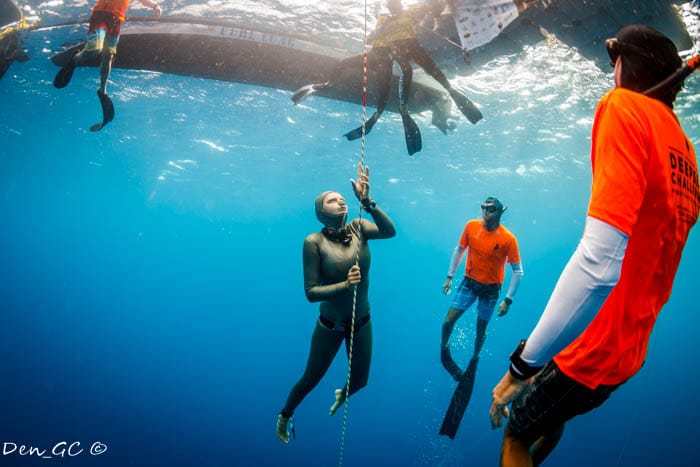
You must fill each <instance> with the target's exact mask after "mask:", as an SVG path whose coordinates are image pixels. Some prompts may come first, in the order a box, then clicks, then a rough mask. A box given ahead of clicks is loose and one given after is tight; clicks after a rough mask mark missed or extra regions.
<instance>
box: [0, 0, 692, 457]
mask: <svg viewBox="0 0 700 467" xmlns="http://www.w3.org/2000/svg"><path fill="white" fill-rule="evenodd" d="M48 3H50V4H51V5H49V4H41V5H39V4H36V5H34V6H35V8H37V9H39V10H42V8H43V10H42V11H47V10H49V9H50V8H53V9H54V10H55V11H56V12H57V14H58V13H60V14H61V15H64V16H70V15H71V14H73V13H76V12H81V11H82V10H80V8H81V4H80V3H76V4H74V5H69V4H66V5H61V4H60V2H58V3H54V2H48ZM209 3H210V4H211V5H210V8H211V9H213V11H215V12H216V11H218V10H216V7H217V6H221V5H222V4H221V3H217V2H209ZM244 3H246V2H244ZM248 3H250V4H251V5H248V6H251V8H252V4H254V3H255V2H247V3H246V5H247V4H248ZM296 3H299V2H296ZM346 3H348V2H345V3H343V2H341V4H342V6H343V7H344V8H346V9H347V11H352V12H353V14H352V15H348V17H349V18H350V20H348V21H349V24H350V26H348V28H347V29H346V30H345V32H344V34H346V35H347V37H348V40H351V39H352V40H355V41H356V40H357V38H358V37H360V36H358V35H357V30H356V27H357V11H356V10H354V9H352V8H356V7H352V8H350V6H348V5H346ZM42 5H43V7H42ZM166 5H167V4H166ZM244 6H245V5H244ZM267 6H268V7H271V8H270V9H269V10H270V11H268V10H267V9H265V11H266V12H267V13H266V14H267V15H268V16H270V17H274V16H275V12H277V13H280V12H287V13H288V11H287V10H285V8H291V7H290V6H287V7H284V6H283V5H281V4H276V3H275V2H271V3H270V4H268V5H267ZM291 6H296V5H295V2H292V5H291ZM197 7H201V5H200V6H198V5H182V4H173V5H172V8H180V9H181V10H182V11H184V12H189V13H192V11H191V10H193V9H197ZM82 8H86V6H85V5H84V4H82ZM202 8H203V7H202ZM242 8H243V6H241V9H242ZM257 8H258V9H259V10H260V11H261V14H262V11H263V9H262V7H261V6H260V5H258V6H257ZM314 11H316V13H315V14H316V15H317V17H316V16H312V19H313V20H316V22H319V21H320V20H319V18H321V17H322V16H323V11H324V10H318V9H317V10H314ZM319 11H320V12H319ZM76 14H77V13H76ZM290 14H291V13H290ZM295 14H298V12H296V13H295ZM353 21H354V22H353ZM319 24H320V23H319ZM343 24H344V23H342V21H341V22H338V29H343V27H342V26H343ZM346 26H347V24H346ZM308 27H311V26H308ZM336 35H337V36H342V34H341V33H338V32H336ZM68 39H70V38H69V37H67V33H66V32H62V31H48V32H44V33H36V34H35V35H34V36H31V37H29V38H28V43H27V45H28V48H29V51H30V54H31V55H32V56H33V57H34V58H33V60H31V61H30V62H28V63H26V64H16V65H13V68H12V69H11V71H10V72H9V73H8V75H7V76H6V77H5V78H4V79H3V81H1V82H0V102H1V103H2V116H0V135H1V141H2V144H1V149H0V155H1V159H0V163H1V164H2V168H1V169H0V213H2V219H3V220H4V222H3V228H2V229H0V274H1V277H2V281H0V300H1V303H3V306H2V311H3V312H2V326H1V327H0V355H2V361H3V364H2V365H0V401H2V404H0V407H2V410H1V411H0V435H1V437H0V441H1V442H2V443H15V444H17V445H20V444H24V445H31V446H36V447H39V448H44V449H51V448H52V447H53V446H54V445H55V444H56V443H59V442H61V441H66V442H68V443H71V442H74V441H79V442H80V443H81V446H82V447H83V448H85V449H89V448H90V446H91V444H92V443H93V442H97V441H99V442H101V443H104V445H106V446H107V452H106V453H104V454H103V455H101V456H90V455H87V454H82V455H79V456H76V457H72V458H64V459H56V458H54V459H52V460H47V459H37V458H35V457H30V456H24V457H22V456H17V455H8V456H2V457H0V464H1V465H11V466H23V465H51V464H60V465H64V464H65V465H85V466H98V467H99V466H125V465H133V466H161V465H162V466H193V465H199V466H279V465H292V466H329V465H335V464H336V463H337V456H338V448H339V434H340V427H341V418H340V416H336V417H329V416H328V412H327V411H328V407H329V405H330V403H331V402H332V399H333V390H334V389H335V388H336V387H339V386H340V385H341V384H342V382H343V381H344V378H345V371H346V359H345V357H344V356H343V355H342V354H339V355H338V357H337V358H336V361H335V363H334V365H333V367H332V368H331V370H330V371H329V372H328V374H327V375H326V377H325V378H324V380H323V381H322V382H321V383H320V384H319V386H318V387H317V388H316V390H315V391H314V392H313V393H312V394H311V395H310V396H309V397H308V398H307V399H306V400H305V401H304V402H303V404H302V405H301V406H300V408H299V409H298V411H297V413H296V417H295V418H296V431H297V438H296V439H295V440H294V442H293V443H292V444H290V445H288V446H284V445H282V444H280V443H279V441H278V440H277V439H276V438H275V436H274V420H275V416H276V414H277V413H278V411H279V410H280V408H281V406H282V405H283V403H284V400H285V398H286V396H287V393H288V391H289V389H290V387H291V386H292V384H294V382H295V381H296V379H297V378H298V377H299V376H300V375H301V372H302V370H303V368H304V364H305V362H306V357H307V353H308V345H309V340H310V336H311V331H312V329H313V326H314V322H315V319H316V317H317V315H318V311H317V306H315V305H312V304H309V303H307V302H306V300H305V297H304V293H303V284H302V270H301V246H302V241H303V238H304V237H305V236H306V235H307V234H308V233H310V232H312V231H315V230H317V229H318V228H319V226H318V225H317V222H316V220H315V217H314V215H313V199H314V197H315V196H316V194H317V193H318V192H320V191H323V190H327V189H333V190H339V191H341V192H343V193H345V194H346V196H348V197H350V196H351V191H350V185H349V181H348V180H349V179H350V178H351V177H352V176H353V175H354V166H355V164H356V163H357V160H358V157H359V145H358V144H352V143H348V142H347V141H345V139H344V138H342V136H341V135H342V134H343V133H344V132H345V131H347V130H349V129H351V128H353V127H355V126H356V125H357V121H358V119H359V116H360V107H359V106H357V105H353V104H348V103H341V102H335V101H330V100H326V99H322V98H312V99H309V100H308V101H307V102H306V103H305V104H304V105H303V106H299V107H294V106H293V105H291V102H290V100H289V97H290V93H288V92H284V91H278V90H274V89H268V88H261V87H255V86H249V85H239V84H233V83H221V82H215V81H209V80H203V79H196V78H191V77H178V76H171V75H164V74H158V73H151V72H137V71H125V70H115V71H114V73H113V77H112V81H113V83H112V84H111V88H110V89H111V92H112V94H113V96H114V98H115V104H116V106H117V112H118V113H117V118H116V120H115V121H114V122H113V123H112V124H110V126H109V127H108V128H107V129H105V130H104V131H103V132H101V133H99V134H97V135H95V134H92V133H90V132H89V131H88V130H87V128H88V127H89V126H90V125H91V124H92V123H95V122H96V121H97V120H98V119H99V116H98V107H97V102H96V99H95V96H94V89H95V87H96V83H97V76H96V72H95V71H94V70H82V69H81V70H78V71H77V72H76V76H75V78H74V82H73V83H72V84H71V86H70V87H69V88H67V89H66V90H64V91H62V92H59V91H57V90H55V89H53V87H52V86H51V79H52V77H53V74H54V73H55V71H56V69H55V67H54V66H53V65H52V64H51V63H50V62H49V61H48V59H47V57H48V56H49V55H50V53H51V51H52V50H58V48H59V47H60V45H61V44H62V43H63V42H65V41H67V40H68ZM453 82H454V83H455V84H456V85H457V86H459V87H461V88H462V89H464V90H465V92H466V93H467V94H468V95H469V96H470V97H472V98H473V100H474V101H476V102H478V103H479V105H480V107H481V109H482V110H483V112H484V114H485V117H486V118H485V120H484V121H483V122H481V123H479V124H478V125H477V126H471V125H469V124H468V123H467V122H466V121H465V120H464V119H461V120H459V121H458V126H457V128H456V131H455V132H453V133H452V134H450V135H449V136H444V135H442V134H441V133H440V132H439V131H438V130H437V129H435V128H433V127H431V126H430V125H429V116H428V115H424V116H418V117H417V121H418V123H419V125H420V126H421V128H422V131H423V139H424V150H423V151H422V152H421V153H419V154H418V155H417V156H416V157H413V158H409V157H408V156H407V155H406V154H405V148H404V142H403V131H402V128H401V124H400V119H399V118H398V117H397V116H396V115H393V114H392V115H386V116H384V117H383V119H382V121H381V122H380V123H379V124H378V125H377V127H376V128H375V130H374V131H373V132H372V134H371V135H370V136H369V139H368V154H367V160H368V163H369V165H370V167H371V175H372V192H373V196H374V197H375V198H376V200H377V201H378V202H379V203H380V205H381V206H382V207H383V208H384V209H385V210H386V211H387V212H388V213H389V214H390V215H391V217H392V218H393V219H394V221H395V222H396V225H397V229H398V235H397V236H396V238H394V239H392V240H388V241H381V242H380V241H377V242H374V243H373V244H372V245H371V248H372V253H373V256H374V259H373V267H372V284H371V290H370V300H371V304H372V315H373V321H374V354H373V361H372V372H371V376H370V384H369V386H368V387H367V388H365V389H364V390H363V391H361V392H360V393H358V394H357V395H356V396H354V397H353V398H352V399H351V401H350V419H349V426H348V432H347V441H346V455H345V465H348V466H353V465H355V466H357V465H365V466H375V465H376V466H406V465H409V466H442V467H450V466H463V465H470V466H486V465H495V464H496V463H497V460H498V454H499V448H500V440H501V436H502V434H501V432H500V431H492V430H491V429H490V426H489V421H488V417H487V413H488V407H489V403H490V392H491V389H492V388H493V386H494V385H495V384H496V383H497V382H498V380H499V379H500V377H501V376H502V375H503V373H504V372H505V370H506V366H507V357H508V355H509V354H510V352H511V351H512V349H513V348H514V346H515V344H516V343H517V341H518V340H519V339H520V338H522V337H525V336H526V335H527V334H528V333H529V331H530V330H531V329H532V327H533V326H534V324H535V323H536V321H537V319H538V317H539V315H540V313H541V312H542V310H543V307H544V305H545V303H546V300H547V298H548V296H549V293H550V292H551V290H552V288H553V286H554V283H555V282H556V279H557V278H558V275H559V273H560V271H561V269H562V267H563V265H564V264H565V262H566V261H567V259H568V257H569V255H570V254H571V253H572V251H573V249H574V248H575V245H576V243H577V241H578V239H579V237H580V234H581V231H582V227H583V224H582V222H583V219H584V216H585V212H586V203H587V199H588V194H589V185H590V167H589V146H590V130H591V123H592V116H593V109H594V106H595V103H596V101H597V99H598V98H600V96H602V95H603V93H604V92H605V91H606V90H607V89H609V88H610V86H611V85H612V79H611V76H610V74H609V73H607V70H605V72H603V71H600V70H599V69H597V68H596V67H595V66H594V65H593V64H591V63H590V62H587V61H586V60H584V59H583V58H582V57H580V56H579V55H578V54H576V52H575V51H573V50H571V49H569V48H568V47H566V46H565V45H563V44H561V43H558V42H557V41H555V40H550V41H544V42H542V43H540V44H538V45H536V46H534V47H529V48H527V49H526V50H524V51H523V52H522V53H520V54H517V55H508V56H502V57H498V58H496V59H495V60H493V61H492V62H491V63H489V64H488V65H487V66H485V67H484V68H483V69H481V70H479V71H478V72H477V73H475V74H472V75H470V76H467V77H460V78H457V79H455V80H454V81H453ZM698 90H700V80H698V78H695V79H694V80H690V81H689V83H688V87H687V89H686V90H685V91H684V92H683V94H681V96H680V97H679V100H678V103H677V113H678V115H679V118H680V121H681V123H682V125H683V127H684V128H685V129H686V132H687V133H688V135H689V136H690V137H691V139H692V140H693V141H694V142H695V144H696V145H697V144H698V143H700V98H699V97H698ZM490 195H493V196H498V197H499V198H500V199H502V200H503V201H504V203H505V204H507V205H508V207H509V210H508V212H507V214H506V215H505V216H504V220H503V222H504V224H505V225H506V226H507V227H508V228H509V229H511V230H512V231H513V232H514V233H516V235H517V236H518V238H519V242H520V246H521V252H522V255H523V262H524V266H525V270H526V276H525V278H524V279H523V282H522V284H521V288H520V291H519V293H518V296H517V299H516V302H515V303H514V305H513V307H512V309H511V311H510V313H509V314H508V315H507V316H506V317H503V318H494V319H493V321H492V322H491V324H490V327H489V334H488V338H487V341H486V346H485V348H484V351H483V352H482V358H481V361H480V363H479V368H478V374H477V379H476V383H475V387H474V394H473V397H472V400H471V404H470V406H469V408H468V410H467V412H466V415H465V418H464V421H463V423H462V426H461V428H460V430H459V433H458V436H457V438H456V439H455V440H454V441H450V440H448V439H446V438H441V437H439V436H438V435H437V431H438V428H439V425H440V422H441V419H442V415H443V413H444V410H445V407H446V406H447V404H448V403H449V399H450V397H451V394H452V391H453V388H454V383H453V382H452V380H451V379H450V377H449V376H448V375H447V374H446V373H445V371H444V370H443V369H442V367H441V365H440V363H439V345H438V344H439V334H440V326H441V323H442V320H443V317H444V313H445V312H446V310H447V307H448V305H449V298H446V297H444V296H443V295H442V294H441V292H440V287H441V284H442V281H443V279H444V274H445V271H446V269H447V266H448V261H449V257H450V254H451V251H452V248H453V247H454V244H455V242H456V241H457V239H458V237H459V234H460V233H461V229H462V227H463V225H464V223H465V221H466V220H468V219H470V218H473V217H477V216H478V215H479V214H480V210H479V203H480V201H481V200H483V199H484V198H485V197H486V196H490ZM356 210H357V203H354V202H353V203H352V210H351V212H356ZM698 261H700V244H699V243H698V233H697V232H693V233H692V234H691V237H690V239H689V242H688V245H687V247H686V250H685V254H684V257H683V261H682V263H681V267H680V270H679V272H678V275H677V279H676V282H675V285H674V291H673V295H672V297H671V300H670V302H669V303H668V304H667V306H666V307H665V308H664V310H663V312H662V314H661V316H660V318H659V321H658V323H657V325H656V328H655V331H654V333H653V336H652V340H651V343H650V348H649V356H648V359H647V362H646V365H645V366H644V368H643V369H642V370H641V371H640V373H639V374H638V375H637V376H636V377H635V378H633V379H632V380H631V381H630V382H628V383H627V384H626V385H624V386H623V387H622V388H621V389H620V390H618V391H617V392H616V393H615V394H614V396H613V397H612V398H611V399H610V400H609V401H608V402H607V403H606V404H605V405H604V406H603V407H602V408H601V409H599V410H597V411H595V412H594V413H592V414H588V415H586V416H584V417H580V418H578V419H576V420H574V421H573V422H572V423H570V424H569V425H568V427H567V431H566V433H565V435H564V438H563V440H562V441H561V443H560V446H559V447H558V449H557V450H556V451H555V452H554V453H553V454H552V456H551V458H550V460H549V461H548V462H547V464H546V465H551V466H588V465H592V464H595V465H597V466H600V467H602V466H639V465H644V466H653V465H664V466H694V465H698V460H697V455H696V437H697V426H696V423H695V414H694V408H695V407H697V405H698V403H699V402H700V397H699V396H698V394H697V391H695V387H696V386H697V385H698V384H699V383H700V377H699V375H698V370H697V368H696V365H695V362H694V357H695V356H696V355H697V351H696V349H695V345H694V344H695V342H696V340H695V329H696V327H697V326H698V324H699V322H698V318H697V316H696V315H697V311H698V306H697V304H696V302H695V296H694V290H695V288H696V287H697V283H698V282H697V272H696V271H695V269H696V264H697V262H698ZM474 321H475V315H474V312H473V311H472V312H469V313H467V314H465V316H464V317H463V318H462V320H461V321H460V323H459V325H458V328H457V329H456V330H455V334H454V336H453V354H454V356H455V358H456V359H457V360H458V361H459V362H460V364H462V365H464V364H465V363H466V362H467V361H468V359H469V357H470V356H471V349H472V342H473V335H474Z"/></svg>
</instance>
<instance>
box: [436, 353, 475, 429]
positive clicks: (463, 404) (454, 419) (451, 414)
mask: <svg viewBox="0 0 700 467" xmlns="http://www.w3.org/2000/svg"><path fill="white" fill-rule="evenodd" d="M477 363H479V359H478V358H472V359H471V361H470V362H469V366H468V367H467V369H466V371H465V372H464V374H463V375H462V377H461V378H460V381H459V384H458V385H457V388H456V389H455V392H454V394H453V395H452V400H451V401H450V405H449V407H447V412H445V418H444V419H443V420H442V425H441V426H440V434H441V435H445V436H448V437H449V438H450V439H455V436H456V435H457V430H458V429H459V425H460V423H462V418H463V417H464V412H465V411H466V410H467V406H468V405H469V401H470V400H471V398H472V390H473V389H474V380H475V379H476V365H477Z"/></svg>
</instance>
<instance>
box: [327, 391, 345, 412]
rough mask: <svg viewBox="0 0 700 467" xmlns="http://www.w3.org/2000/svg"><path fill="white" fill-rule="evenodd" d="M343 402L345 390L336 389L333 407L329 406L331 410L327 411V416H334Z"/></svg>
mask: <svg viewBox="0 0 700 467" xmlns="http://www.w3.org/2000/svg"><path fill="white" fill-rule="evenodd" d="M344 402H345V390H344V389H336V390H335V402H333V405H331V409H330V410H329V412H328V414H329V415H335V413H336V412H337V411H338V409H339V408H340V406H341V405H343V403H344Z"/></svg>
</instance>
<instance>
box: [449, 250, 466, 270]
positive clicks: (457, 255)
mask: <svg viewBox="0 0 700 467" xmlns="http://www.w3.org/2000/svg"><path fill="white" fill-rule="evenodd" d="M465 251H466V248H462V247H461V246H460V245H457V246H456V247H455V250H454V252H453V253H452V259H450V268H449V269H448V270H447V277H453V276H454V275H455V272H456V271H457V268H458V267H459V263H461V262H462V256H463V255H464V252H465Z"/></svg>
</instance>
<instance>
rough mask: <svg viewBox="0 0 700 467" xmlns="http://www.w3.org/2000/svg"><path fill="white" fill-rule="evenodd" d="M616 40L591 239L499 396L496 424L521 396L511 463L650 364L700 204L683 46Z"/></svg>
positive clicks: (596, 126) (654, 36)
mask: <svg viewBox="0 0 700 467" xmlns="http://www.w3.org/2000/svg"><path fill="white" fill-rule="evenodd" d="M606 45H607V47H608V53H609V54H610V58H611V60H612V63H613V64H614V67H615V85H616V88H615V89H613V90H612V91H610V92H608V93H607V94H606V95H605V96H603V98H602V99H601V100H600V102H599V103H598V107H597V109H596V115H595V120H594V122H593V134H592V150H591V162H592V168H593V186H592V193H591V199H590V203H589V207H588V217H587V219H586V226H585V229H584V232H583V237H582V239H581V241H580V243H579V245H578V248H577V249H576V251H575V252H574V254H573V256H572V257H571V259H570V260H569V263H568V264H567V265H566V267H565V268H564V271H563V272H562V274H561V276H560V278H559V281H558V282H557V285H556V287H555V288H554V291H553V292H552V295H551V297H550V299H549V302H548V303H547V306H546V308H545V310H544V313H543V314H542V316H541V318H540V320H539V322H538V323H537V326H536V327H535V329H534V330H533V331H532V333H531V334H530V337H529V338H528V339H527V340H523V341H521V343H520V345H519V346H518V347H517V348H516V350H515V352H513V354H512V355H511V358H510V360H511V366H510V369H509V371H508V372H506V374H505V376H504V377H503V378H502V380H501V382H500V383H499V384H498V385H497V386H496V387H495V388H494V390H493V394H492V395H493V402H492V404H491V410H490V413H489V415H490V418H491V423H492V426H493V427H494V428H495V427H498V426H500V424H501V419H502V417H503V416H508V409H507V406H508V404H509V403H510V402H512V407H511V412H512V413H511V415H510V419H509V423H508V426H507V428H506V430H505V435H504V439H503V447H502V451H501V465H502V466H531V465H539V464H540V463H541V462H542V461H543V460H544V459H545V458H546V457H547V455H548V454H549V453H550V452H551V451H552V450H553V449H554V448H555V447H556V445H557V443H558V441H559V439H560V437H561V435H562V433H563V430H564V424H565V423H566V422H567V421H568V420H570V419H571V418H573V417H575V416H577V415H581V414H584V413H586V412H589V411H591V410H593V409H595V408H596V407H598V406H600V405H601V404H603V403H604V402H605V400H606V399H607V398H608V397H609V396H610V394H611V393H612V392H613V391H614V390H615V389H616V388H617V387H619V386H620V385H621V384H623V383H624V382H625V381H627V380H628V379H629V378H631V377H632V376H633V375H634V374H635V373H636V372H637V371H638V370H639V369H640V368H641V366H642V365H643V363H644V360H645V358H646V353H647V345H648V342H649V336H650V334H651V331H652V329H653V326H654V323H655V321H656V318H657V316H658V314H659V312H660V311H661V307H662V306H663V305H664V304H665V303H666V301H667V300H668V298H669V296H670V294H671V286H672V284H673V280H674V277H675V274H676V270H677V269H678V264H679V262H680V259H681V254H682V251H683V248H684V246H685V243H686V241H687V239H688V234H689V231H690V229H691V227H692V226H693V225H694V224H695V223H696V221H697V219H698V214H699V212H700V188H699V185H698V169H697V160H696V156H695V150H694V148H693V144H692V142H691V141H690V140H689V139H688V137H687V136H686V135H685V133H684V131H683V129H682V128H681V126H680V124H679V122H678V119H677V117H676V115H675V114H674V113H673V102H674V101H675V98H676V95H677V94H678V92H679V91H680V88H681V86H682V80H680V81H677V82H674V81H672V80H671V81H666V78H668V77H669V76H672V75H673V76H677V75H678V73H677V72H676V70H678V69H679V67H681V65H682V61H681V59H680V58H679V56H678V51H677V49H676V47H675V45H674V44H673V42H672V41H671V40H670V39H668V38H667V37H666V36H664V35H663V34H661V33H659V32H658V31H656V30H654V29H651V28H649V27H646V26H640V25H634V26H627V27H625V28H623V29H621V30H620V32H618V34H617V36H616V37H615V38H614V39H609V40H608V41H607V43H606ZM684 69H685V68H684ZM674 72H676V73H674ZM678 76H679V75H678ZM660 83H665V84H664V86H661V88H660V89H659V87H658V86H657V85H659V84H660ZM652 89H653V90H652ZM645 91H646V92H645ZM645 94H648V95H645ZM652 96H653V97H652ZM535 375H537V376H536V377H534V376H535ZM533 377H534V378H533Z"/></svg>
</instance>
